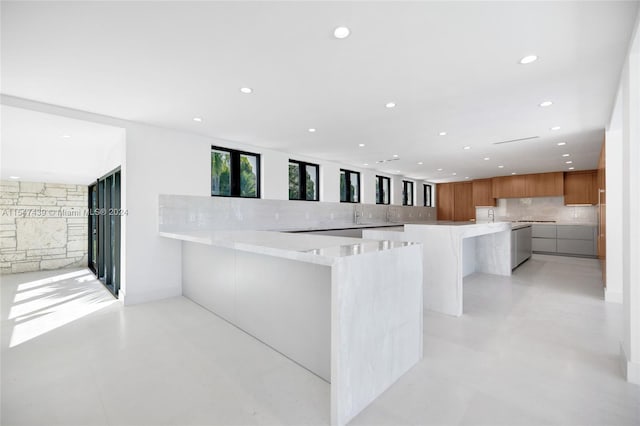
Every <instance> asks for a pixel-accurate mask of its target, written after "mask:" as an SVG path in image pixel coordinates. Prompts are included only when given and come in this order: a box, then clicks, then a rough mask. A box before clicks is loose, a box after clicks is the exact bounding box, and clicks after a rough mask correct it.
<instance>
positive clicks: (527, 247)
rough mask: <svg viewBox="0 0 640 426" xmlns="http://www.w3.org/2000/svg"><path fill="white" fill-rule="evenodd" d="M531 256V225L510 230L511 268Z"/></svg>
mask: <svg viewBox="0 0 640 426" xmlns="http://www.w3.org/2000/svg"><path fill="white" fill-rule="evenodd" d="M530 257H531V226H526V227H523V228H518V229H512V230H511V269H514V268H515V267H517V266H518V265H520V264H521V263H522V262H524V261H525V260H527V259H529V258H530Z"/></svg>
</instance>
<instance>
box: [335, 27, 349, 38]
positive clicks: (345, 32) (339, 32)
mask: <svg viewBox="0 0 640 426" xmlns="http://www.w3.org/2000/svg"><path fill="white" fill-rule="evenodd" d="M349 34H351V30H349V28H347V27H337V28H336V29H335V30H333V36H334V37H335V38H339V39H343V38H347V37H349Z"/></svg>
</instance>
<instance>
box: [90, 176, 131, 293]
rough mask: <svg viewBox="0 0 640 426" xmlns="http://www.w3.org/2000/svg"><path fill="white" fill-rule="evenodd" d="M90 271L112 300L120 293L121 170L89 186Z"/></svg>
mask: <svg viewBox="0 0 640 426" xmlns="http://www.w3.org/2000/svg"><path fill="white" fill-rule="evenodd" d="M88 203H89V241H88V243H89V247H88V249H89V250H88V254H89V256H88V259H89V262H88V263H89V264H88V266H89V269H91V270H92V271H93V273H94V274H95V275H96V277H97V278H98V279H99V280H100V281H101V282H102V284H104V285H105V287H107V289H108V290H109V291H110V292H111V294H113V295H114V296H115V297H118V292H119V291H120V221H121V217H122V214H123V212H122V210H121V208H120V205H121V204H120V168H117V169H115V170H113V171H111V172H109V173H108V174H106V175H105V176H103V177H101V178H99V179H98V180H97V181H96V182H95V183H94V184H92V185H90V186H89V196H88Z"/></svg>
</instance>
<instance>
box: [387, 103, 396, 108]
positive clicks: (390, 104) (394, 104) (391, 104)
mask: <svg viewBox="0 0 640 426" xmlns="http://www.w3.org/2000/svg"><path fill="white" fill-rule="evenodd" d="M385 107H387V108H395V107H396V103H395V102H387V103H386V104H385Z"/></svg>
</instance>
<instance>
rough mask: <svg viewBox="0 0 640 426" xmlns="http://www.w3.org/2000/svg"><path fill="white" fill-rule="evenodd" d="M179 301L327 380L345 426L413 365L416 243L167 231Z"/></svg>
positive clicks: (416, 352)
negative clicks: (177, 258)
mask: <svg viewBox="0 0 640 426" xmlns="http://www.w3.org/2000/svg"><path fill="white" fill-rule="evenodd" d="M160 234H161V235H162V236H163V237H167V238H173V239H178V240H181V241H182V288H183V295H184V296H185V297H187V298H189V299H191V300H193V301H195V302H196V303H198V304H200V305H201V306H203V307H204V308H206V309H208V310H210V311H211V312H213V313H215V314H217V315H219V316H220V317H222V318H224V319H226V320H227V321H229V322H230V323H232V324H234V325H235V326H237V327H238V328H240V329H242V330H244V331H246V332H247V333H248V334H250V335H252V336H254V337H256V338H257V339H258V340H260V341H262V342H263V343H265V344H267V345H269V346H271V347H272V348H274V349H275V350H277V351H278V352H280V353H282V354H283V355H285V356H287V357H289V358H290V359H292V360H293V361H295V362H297V363H298V364H300V365H301V366H303V367H304V368H306V369H308V370H309V371H311V372H313V373H315V374H316V375H318V376H319V377H321V378H323V379H324V380H326V381H328V382H330V387H331V391H330V394H331V404H330V405H331V422H332V424H333V425H344V424H346V423H347V422H349V421H350V420H351V419H352V418H353V417H355V416H356V415H357V414H358V413H359V412H360V411H362V410H363V409H364V408H365V407H366V406H367V405H369V404H370V403H371V402H372V401H373V400H375V399H376V398H377V397H378V396H379V395H380V394H382V392H384V391H385V390H386V389H387V388H389V386H391V385H392V384H393V383H394V382H395V381H396V380H397V379H398V378H400V377H401V376H402V375H403V374H404V373H405V372H406V371H408V370H409V369H410V368H411V367H412V366H414V365H415V364H416V363H417V362H418V361H419V360H420V359H421V358H422V321H423V318H422V309H423V308H422V299H423V297H422V261H421V258H422V245H421V244H419V243H411V242H407V241H390V240H383V241H374V240H362V239H357V238H346V237H331V236H321V235H312V234H295V233H280V232H271V231H173V232H169V231H167V230H166V228H165V229H164V230H163V231H162V232H161V233H160Z"/></svg>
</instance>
